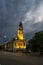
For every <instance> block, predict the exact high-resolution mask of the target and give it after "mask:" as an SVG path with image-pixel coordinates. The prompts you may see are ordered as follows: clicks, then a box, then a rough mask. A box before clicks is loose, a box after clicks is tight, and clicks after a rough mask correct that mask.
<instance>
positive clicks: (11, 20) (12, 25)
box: [0, 0, 43, 39]
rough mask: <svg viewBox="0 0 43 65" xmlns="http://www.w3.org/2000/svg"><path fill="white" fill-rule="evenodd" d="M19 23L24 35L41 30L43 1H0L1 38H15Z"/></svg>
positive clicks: (42, 25)
mask: <svg viewBox="0 0 43 65" xmlns="http://www.w3.org/2000/svg"><path fill="white" fill-rule="evenodd" d="M20 21H22V22H23V27H24V32H25V33H29V32H36V31H41V30H43V0H0V33H1V35H2V38H3V37H4V35H7V37H8V39H11V38H13V37H15V36H16V34H15V33H16V32H17V29H18V24H19V22H20Z"/></svg>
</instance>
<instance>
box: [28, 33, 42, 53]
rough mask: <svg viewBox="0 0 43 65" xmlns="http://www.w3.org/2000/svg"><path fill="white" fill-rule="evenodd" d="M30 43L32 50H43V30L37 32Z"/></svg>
mask: <svg viewBox="0 0 43 65" xmlns="http://www.w3.org/2000/svg"><path fill="white" fill-rule="evenodd" d="M28 42H29V45H30V48H31V50H32V51H40V52H42V51H43V32H37V33H35V36H33V38H32V39H30V40H29V41H28Z"/></svg>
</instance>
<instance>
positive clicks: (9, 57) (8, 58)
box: [0, 51, 43, 65]
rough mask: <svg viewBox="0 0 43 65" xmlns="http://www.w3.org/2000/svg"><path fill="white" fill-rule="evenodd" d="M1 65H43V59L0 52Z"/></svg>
mask: <svg viewBox="0 0 43 65" xmlns="http://www.w3.org/2000/svg"><path fill="white" fill-rule="evenodd" d="M0 65H43V57H42V56H30V55H26V54H23V53H10V52H1V51H0Z"/></svg>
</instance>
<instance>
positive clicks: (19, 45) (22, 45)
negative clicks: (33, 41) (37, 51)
mask: <svg viewBox="0 0 43 65" xmlns="http://www.w3.org/2000/svg"><path fill="white" fill-rule="evenodd" d="M15 49H17V50H18V49H19V50H25V49H26V39H25V37H24V34H23V25H22V22H20V23H19V27H18V34H17V38H16V41H15Z"/></svg>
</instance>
